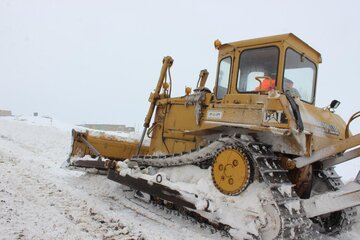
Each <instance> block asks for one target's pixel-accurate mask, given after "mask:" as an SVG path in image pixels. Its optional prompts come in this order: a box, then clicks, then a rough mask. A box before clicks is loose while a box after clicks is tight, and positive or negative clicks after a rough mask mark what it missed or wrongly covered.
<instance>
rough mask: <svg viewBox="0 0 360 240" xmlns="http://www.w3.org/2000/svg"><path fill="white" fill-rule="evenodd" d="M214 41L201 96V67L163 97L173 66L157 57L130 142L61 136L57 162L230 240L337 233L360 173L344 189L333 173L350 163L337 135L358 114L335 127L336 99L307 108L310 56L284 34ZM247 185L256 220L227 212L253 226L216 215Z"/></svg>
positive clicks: (348, 220) (354, 199) (314, 58)
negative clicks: (64, 157) (210, 80)
mask: <svg viewBox="0 0 360 240" xmlns="http://www.w3.org/2000/svg"><path fill="white" fill-rule="evenodd" d="M214 45H215V48H216V49H217V50H218V52H219V55H218V62H217V73H216V83H215V87H214V89H213V91H211V90H210V89H208V88H207V87H206V86H205V85H206V81H207V77H208V74H209V73H208V71H207V70H202V71H201V72H200V75H199V79H198V82H197V85H196V87H195V88H194V90H192V89H190V88H186V89H185V94H184V96H180V97H172V96H171V88H172V79H171V74H170V69H171V67H172V65H173V62H174V61H173V59H172V58H171V57H169V56H167V57H165V58H164V59H163V65H162V68H161V71H160V77H159V80H158V82H157V85H156V88H155V90H154V91H153V92H152V93H151V94H150V97H149V102H150V107H149V110H148V113H147V115H146V118H145V122H144V130H143V132H142V135H141V137H140V138H139V139H138V140H129V139H117V138H115V137H111V136H107V135H106V134H103V135H99V134H94V133H92V132H91V131H89V130H82V131H78V130H73V145H72V152H71V155H70V157H69V159H68V164H69V165H70V166H73V167H78V168H96V169H100V170H104V171H106V172H107V176H108V178H109V179H111V180H113V181H116V182H119V183H121V184H123V185H126V186H128V187H130V188H131V189H133V190H134V194H136V195H137V196H138V197H139V198H142V199H143V200H144V199H145V200H146V201H149V202H156V203H157V204H161V205H163V206H165V207H166V208H169V209H175V210H178V211H179V212H181V213H185V214H187V215H190V216H191V217H193V218H195V219H196V220H197V221H199V222H202V223H204V224H207V225H209V226H211V227H213V228H214V229H217V230H219V231H222V232H223V233H225V235H227V236H231V237H234V238H237V237H238V238H247V239H304V238H306V237H307V238H309V237H312V238H314V236H316V234H327V235H334V234H338V233H339V232H341V231H345V230H347V229H349V228H350V227H351V225H352V223H353V222H354V217H355V216H356V214H357V212H356V208H355V207H356V206H358V205H360V184H359V181H360V176H359V175H358V176H357V177H356V178H355V180H354V181H352V182H350V183H348V184H346V185H344V184H343V183H342V181H341V180H340V177H339V176H338V175H337V173H336V172H335V169H334V166H335V165H336V164H339V163H342V162H345V161H348V160H351V159H354V158H356V157H358V156H360V148H359V145H360V134H357V135H353V134H351V132H350V130H349V126H350V123H351V122H352V121H353V120H354V119H356V118H357V117H359V116H360V112H357V113H355V114H354V115H353V116H352V117H351V119H350V120H349V121H348V122H347V123H346V122H345V121H344V120H342V118H341V117H339V116H338V115H337V114H335V109H336V108H337V107H338V105H339V104H340V102H339V101H337V100H333V101H332V102H331V103H330V104H329V106H327V107H324V108H319V107H316V106H315V92H316V86H317V84H316V82H317V72H318V65H319V64H320V63H321V55H320V53H318V52H317V51H316V50H314V49H313V48H312V47H310V46H309V45H308V44H306V43H305V42H303V41H302V40H301V39H299V38H298V37H296V36H295V35H294V34H291V33H290V34H283V35H277V36H270V37H263V38H257V39H251V40H244V41H239V42H232V43H226V44H222V43H221V42H220V41H219V40H216V41H215V43H214ZM152 119H153V121H152ZM146 135H147V137H148V138H149V139H150V143H149V144H144V138H145V136H146ZM200 175H201V177H199V176H200ZM194 178H197V180H196V181H195V180H193V179H194ZM200 183H201V184H202V185H201V184H200ZM199 184H200V185H199ZM259 184H260V185H261V186H262V187H259V186H260V185H259ZM199 186H202V187H199ZM204 186H206V187H204ZM252 186H253V187H252ZM256 188H257V189H259V188H260V189H262V190H261V193H259V194H258V195H256V199H258V201H259V203H260V206H261V208H262V209H263V212H265V214H263V215H262V214H260V211H258V209H256V210H255V211H253V212H251V213H250V212H246V213H245V212H241V210H238V212H237V213H236V214H237V215H238V216H241V214H245V215H251V216H252V218H248V219H252V220H249V221H253V222H254V224H255V226H256V227H255V230H254V229H252V230H249V229H244V228H245V227H244V225H243V226H242V224H241V223H236V221H234V218H230V217H226V216H225V215H224V211H225V210H224V209H221V207H223V208H226V209H227V210H226V211H230V212H231V211H233V210H232V209H231V206H234V212H236V211H237V210H235V209H236V207H238V206H239V205H246V204H247V203H245V200H241V201H240V203H239V202H237V201H238V200H237V199H244V198H246V195H249V194H251V191H252V189H256ZM210 193H211V194H210ZM219 199H221V200H219ZM224 202H226V204H224ZM231 204H233V205H231ZM241 228H242V229H241ZM244 231H245V232H246V233H247V235H246V234H245V235H246V237H244V236H245V235H244V234H243V232H244ZM239 236H240V237H239Z"/></svg>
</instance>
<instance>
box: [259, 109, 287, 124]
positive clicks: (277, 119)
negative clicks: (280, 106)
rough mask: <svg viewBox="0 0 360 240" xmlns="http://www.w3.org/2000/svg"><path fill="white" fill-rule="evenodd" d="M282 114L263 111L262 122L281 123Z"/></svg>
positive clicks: (280, 112)
mask: <svg viewBox="0 0 360 240" xmlns="http://www.w3.org/2000/svg"><path fill="white" fill-rule="evenodd" d="M283 118H284V113H283V112H282V111H265V114H264V122H266V123H283V122H284V121H283V120H284V119H283Z"/></svg>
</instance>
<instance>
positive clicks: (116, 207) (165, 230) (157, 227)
mask: <svg viewBox="0 0 360 240" xmlns="http://www.w3.org/2000/svg"><path fill="white" fill-rule="evenodd" d="M44 125H49V123H46V122H45V124H44V123H43V122H41V121H40V124H39V121H38V120H36V119H32V118H0V239H219V238H221V235H220V234H219V233H215V234H212V233H211V231H210V230H209V229H202V228H200V226H199V225H198V224H194V223H193V222H192V221H190V220H186V219H184V218H183V217H181V216H176V215H173V214H168V213H166V212H165V211H163V210H160V209H158V207H156V206H152V205H148V204H145V203H142V202H141V201H139V200H135V199H133V197H132V196H131V194H130V193H129V192H127V191H126V190H127V189H126V188H125V187H123V186H121V185H119V184H117V183H115V182H112V181H110V180H108V179H106V177H105V176H101V175H94V174H90V173H84V172H79V171H70V170H68V169H62V168H60V166H61V164H62V163H63V162H64V160H65V159H66V158H67V157H68V154H69V151H70V142H71V131H70V127H66V126H65V127H64V126H62V127H61V128H58V127H54V126H44ZM55 126H56V123H55ZM356 227H359V225H358V224H357V226H356ZM355 229H356V228H355ZM340 238H341V239H344V240H345V239H360V234H359V230H354V231H352V232H350V233H346V234H343V235H342V236H341V237H340Z"/></svg>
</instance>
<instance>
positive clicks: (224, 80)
mask: <svg viewBox="0 0 360 240" xmlns="http://www.w3.org/2000/svg"><path fill="white" fill-rule="evenodd" d="M230 70H231V57H226V58H224V59H222V60H221V61H220V64H219V73H218V81H217V87H216V98H217V99H223V97H224V96H225V94H227V91H228V86H229V79H230Z"/></svg>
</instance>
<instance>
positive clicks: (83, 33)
mask: <svg viewBox="0 0 360 240" xmlns="http://www.w3.org/2000/svg"><path fill="white" fill-rule="evenodd" d="M359 9H360V2H359V1H356V0H353V1H330V0H327V1H325V0H323V1H321V0H318V1H309V0H305V1H304V0H303V1H289V0H274V1H269V0H263V1H240V0H237V1H226V0H225V1H212V0H207V1H205V0H198V1H194V0H181V1H165V0H162V1H145V0H144V1H139V0H133V1H110V0H107V1H100V0H99V1H90V0H86V1H85V0H82V1H80V0H78V1H74V0H71V1H69V0H62V1H54V0H52V1H45V0H44V1H34V0H32V1H25V0H24V1H18V0H0V109H9V110H12V111H13V112H14V113H15V114H32V113H33V112H39V114H40V115H49V116H53V117H54V118H57V119H59V120H62V121H65V122H69V123H85V122H87V123H94V122H98V123H104V122H106V123H124V124H128V125H130V126H134V125H135V124H140V125H141V124H142V121H143V119H144V116H145V114H146V111H147V108H148V102H147V99H148V96H149V93H150V91H151V90H152V89H154V87H155V84H156V81H157V79H158V74H159V71H160V67H161V61H162V58H163V57H164V56H166V55H171V56H172V57H173V58H174V59H175V62H174V65H173V68H172V76H173V82H174V86H173V96H176V95H182V94H183V93H184V87H185V86H191V87H193V86H194V85H195V84H196V81H197V78H198V74H199V71H200V70H201V69H203V68H207V69H208V70H209V72H210V76H209V80H211V79H214V75H215V74H214V73H215V70H216V69H215V68H216V59H217V51H216V50H215V49H214V48H213V41H214V40H215V39H217V38H219V39H220V40H221V41H222V42H223V43H226V42H232V41H238V40H243V39H249V38H254V37H262V36H268V35H274V34H282V33H288V32H292V33H294V34H296V35H297V36H299V37H300V38H302V39H303V40H304V41H305V42H307V43H308V44H310V45H311V46H312V47H314V48H315V49H317V50H318V51H319V52H320V53H321V54H322V58H323V63H322V64H321V65H320V69H319V74H318V87H317V105H318V106H325V105H327V104H328V103H330V101H331V100H332V99H338V100H340V101H341V102H342V104H341V105H340V107H339V109H338V111H337V112H338V113H339V114H340V115H341V116H343V117H344V119H346V120H347V119H348V118H349V117H350V115H351V114H352V113H353V112H355V111H358V110H360V104H359V102H360V101H359V100H360V97H359V94H358V92H359V86H360V84H359V81H360V74H359V73H358V70H359V69H360V67H359V65H360V57H359V56H360V33H359V31H358V29H359V27H358V26H359V24H358V23H359V21H360V20H359ZM210 82H213V81H209V83H210ZM209 88H210V89H212V88H213V86H209ZM352 129H353V131H355V132H360V124H359V122H358V123H354V127H353V128H352ZM358 169H359V168H358Z"/></svg>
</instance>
